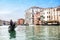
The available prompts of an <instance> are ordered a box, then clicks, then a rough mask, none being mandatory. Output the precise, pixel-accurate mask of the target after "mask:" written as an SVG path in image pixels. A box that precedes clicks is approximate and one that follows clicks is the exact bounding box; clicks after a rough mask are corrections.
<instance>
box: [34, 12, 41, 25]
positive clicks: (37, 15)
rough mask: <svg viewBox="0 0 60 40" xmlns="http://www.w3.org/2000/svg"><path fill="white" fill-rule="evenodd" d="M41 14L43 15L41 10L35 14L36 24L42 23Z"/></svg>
mask: <svg viewBox="0 0 60 40" xmlns="http://www.w3.org/2000/svg"><path fill="white" fill-rule="evenodd" d="M40 15H41V13H40V12H37V13H35V14H34V24H38V25H39V24H41V20H40V17H41V16H40Z"/></svg>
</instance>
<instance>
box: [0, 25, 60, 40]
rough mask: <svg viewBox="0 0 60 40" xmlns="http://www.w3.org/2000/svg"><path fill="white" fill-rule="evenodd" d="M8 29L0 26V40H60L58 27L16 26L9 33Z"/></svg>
mask: <svg viewBox="0 0 60 40" xmlns="http://www.w3.org/2000/svg"><path fill="white" fill-rule="evenodd" d="M8 27H9V26H8V25H4V26H0V40H60V26H41V25H34V26H17V27H16V29H15V31H10V32H9V31H8Z"/></svg>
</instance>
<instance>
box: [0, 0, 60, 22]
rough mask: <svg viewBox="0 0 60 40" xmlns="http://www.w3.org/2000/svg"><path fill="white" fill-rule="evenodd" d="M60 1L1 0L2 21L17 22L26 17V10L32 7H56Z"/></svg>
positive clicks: (0, 15)
mask: <svg viewBox="0 0 60 40" xmlns="http://www.w3.org/2000/svg"><path fill="white" fill-rule="evenodd" d="M59 5H60V0H0V19H1V20H8V21H9V20H10V19H12V20H17V19H19V18H24V17H25V10H26V9H28V8H30V7H32V6H38V7H43V8H47V7H56V6H59Z"/></svg>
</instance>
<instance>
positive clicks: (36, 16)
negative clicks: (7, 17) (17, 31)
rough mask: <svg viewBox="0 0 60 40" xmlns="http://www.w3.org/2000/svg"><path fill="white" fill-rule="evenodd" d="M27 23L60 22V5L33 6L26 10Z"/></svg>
mask: <svg viewBox="0 0 60 40" xmlns="http://www.w3.org/2000/svg"><path fill="white" fill-rule="evenodd" d="M25 23H26V24H43V23H44V24H45V23H52V24H53V23H57V24H59V23H60V6H58V7H53V8H41V7H36V6H34V7H31V8H29V9H27V10H26V14H25Z"/></svg>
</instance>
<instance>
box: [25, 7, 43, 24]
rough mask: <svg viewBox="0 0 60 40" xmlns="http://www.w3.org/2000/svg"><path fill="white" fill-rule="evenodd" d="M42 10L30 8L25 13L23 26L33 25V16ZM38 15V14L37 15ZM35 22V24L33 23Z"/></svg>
mask: <svg viewBox="0 0 60 40" xmlns="http://www.w3.org/2000/svg"><path fill="white" fill-rule="evenodd" d="M42 10H43V9H42V8H40V7H36V6H34V7H31V8H29V9H27V10H26V11H25V12H26V14H25V24H35V22H36V21H35V20H34V19H36V18H35V15H36V14H37V12H42ZM38 14H39V13H38ZM34 21H35V22H34Z"/></svg>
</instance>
